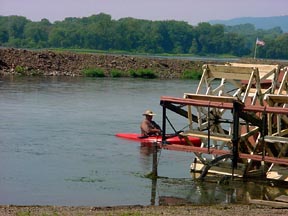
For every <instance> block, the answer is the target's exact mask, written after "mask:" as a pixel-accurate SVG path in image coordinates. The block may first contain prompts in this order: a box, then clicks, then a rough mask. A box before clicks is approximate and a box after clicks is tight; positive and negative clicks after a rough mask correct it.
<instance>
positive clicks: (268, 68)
mask: <svg viewBox="0 0 288 216" xmlns="http://www.w3.org/2000/svg"><path fill="white" fill-rule="evenodd" d="M229 64H230V65H231V66H235V67H248V68H258V70H259V72H262V71H263V72H270V71H273V70H275V69H278V67H279V66H278V65H266V64H245V63H233V62H232V63H229Z"/></svg>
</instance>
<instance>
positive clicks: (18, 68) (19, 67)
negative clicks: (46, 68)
mask: <svg viewBox="0 0 288 216" xmlns="http://www.w3.org/2000/svg"><path fill="white" fill-rule="evenodd" d="M15 72H16V73H19V74H21V75H24V73H25V68H24V67H22V66H20V65H17V66H16V67H15Z"/></svg>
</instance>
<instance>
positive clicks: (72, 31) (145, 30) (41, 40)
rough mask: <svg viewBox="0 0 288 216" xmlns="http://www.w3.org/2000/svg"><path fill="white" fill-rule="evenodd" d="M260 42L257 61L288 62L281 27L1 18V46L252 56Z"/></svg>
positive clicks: (105, 17)
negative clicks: (257, 42) (263, 59)
mask: <svg viewBox="0 0 288 216" xmlns="http://www.w3.org/2000/svg"><path fill="white" fill-rule="evenodd" d="M256 38H259V39H261V40H264V41H265V46H262V47H261V48H260V47H259V48H258V50H257V57H260V58H270V59H287V58H288V34H287V33H283V31H282V30H281V28H280V27H275V28H273V29H269V30H262V29H255V27H254V25H252V24H241V25H236V26H224V25H220V24H215V25H211V24H209V23H206V22H203V23H199V24H198V25H197V26H192V25H190V24H188V23H187V22H184V21H175V20H164V21H149V20H142V19H134V18H122V19H119V20H113V19H112V18H111V16H110V15H108V14H104V13H100V14H97V15H92V16H90V17H83V18H73V17H69V18H65V19H64V20H63V21H56V22H54V23H50V22H49V20H48V19H42V20H41V21H39V22H33V21H31V20H29V19H27V18H26V17H23V16H0V46H2V47H14V48H33V49H34V48H35V49H39V48H64V49H67V48H69V49H94V50H105V51H112V50H113V51H116V50H121V51H127V52H134V53H151V54H160V53H161V54H163V53H167V54H191V55H199V56H207V55H231V56H237V57H252V56H253V53H254V49H255V41H256Z"/></svg>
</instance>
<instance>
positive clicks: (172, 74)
mask: <svg viewBox="0 0 288 216" xmlns="http://www.w3.org/2000/svg"><path fill="white" fill-rule="evenodd" d="M205 63H206V62H205ZM203 64H204V62H202V61H189V60H180V59H168V58H156V57H155V58H151V57H146V56H141V57H140V56H128V55H110V54H81V53H74V52H55V51H50V50H42V51H31V50H24V49H13V48H11V49H4V48H2V49H0V74H2V75H17V74H19V70H18V71H17V67H18V68H21V69H22V70H21V75H28V76H29V75H44V76H82V71H83V69H85V68H101V69H103V71H104V73H105V76H107V77H109V76H110V71H111V70H112V69H117V70H119V71H122V72H123V73H124V76H125V74H126V76H129V74H128V72H129V70H131V69H132V70H137V69H139V68H142V69H151V70H152V71H153V72H154V73H156V75H157V77H158V78H162V79H172V78H180V77H181V75H182V73H183V71H185V70H194V71H200V72H201V70H202V65H203Z"/></svg>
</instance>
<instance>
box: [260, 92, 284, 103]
mask: <svg viewBox="0 0 288 216" xmlns="http://www.w3.org/2000/svg"><path fill="white" fill-rule="evenodd" d="M264 100H266V101H267V102H268V103H269V105H272V103H281V104H283V103H288V95H275V94H266V95H265V96H264Z"/></svg>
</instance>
